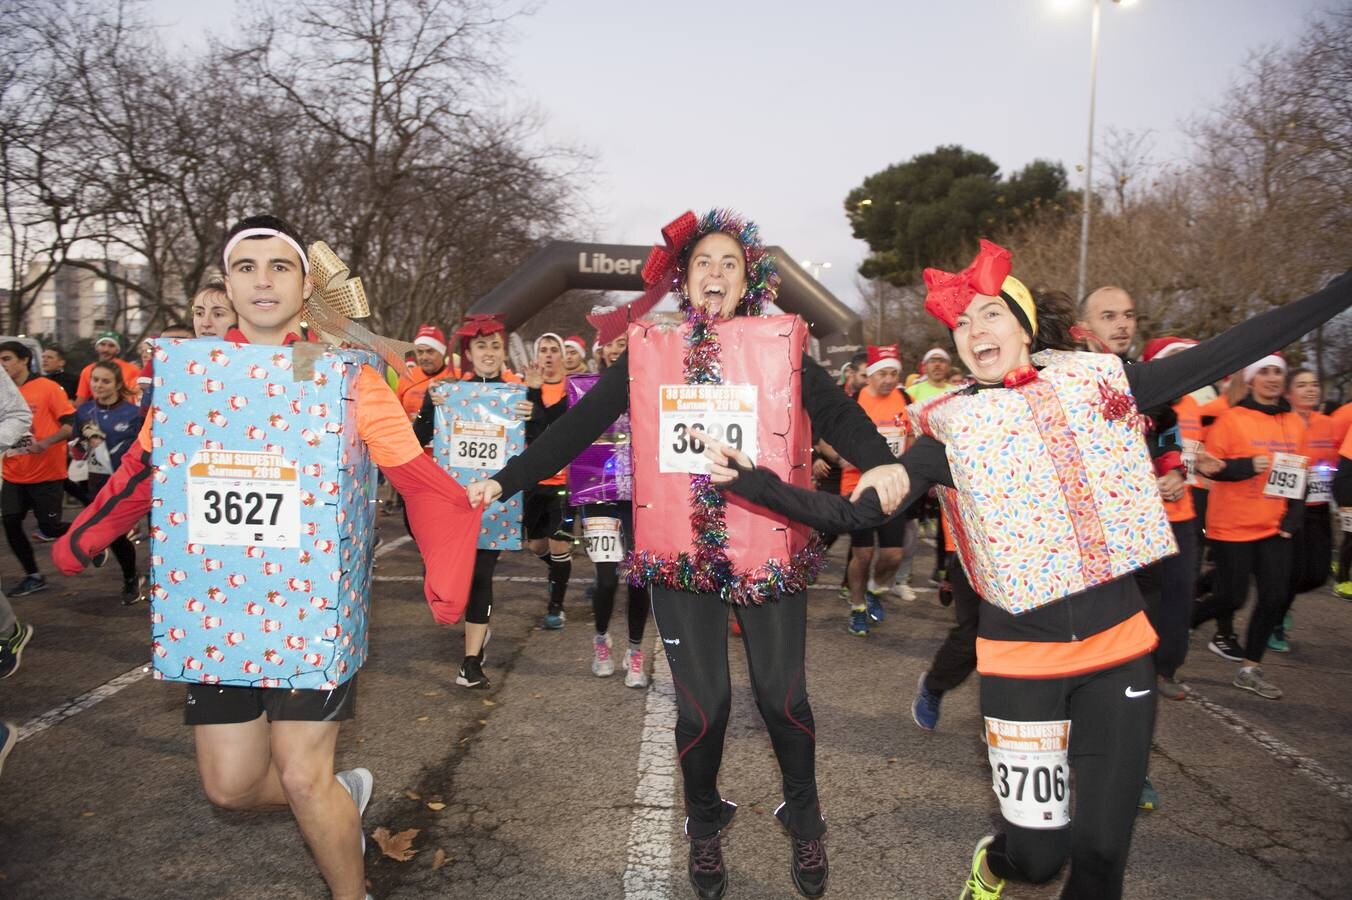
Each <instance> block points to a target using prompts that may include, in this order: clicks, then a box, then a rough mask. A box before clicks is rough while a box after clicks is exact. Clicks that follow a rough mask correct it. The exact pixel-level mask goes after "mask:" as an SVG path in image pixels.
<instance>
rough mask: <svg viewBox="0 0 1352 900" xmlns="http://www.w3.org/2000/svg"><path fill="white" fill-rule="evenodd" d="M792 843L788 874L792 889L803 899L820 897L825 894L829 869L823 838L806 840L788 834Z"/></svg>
mask: <svg viewBox="0 0 1352 900" xmlns="http://www.w3.org/2000/svg"><path fill="white" fill-rule="evenodd" d="M789 838H790V840H791V841H792V843H793V858H792V861H791V863H790V865H789V873H790V874H791V875H793V884H794V887H796V888H798V893H800V894H802V895H803V896H804V897H820V896H821V895H822V894H825V893H826V876H827V875H829V874H830V872H831V867H830V866H829V865H827V862H826V840H825V838H813V839H812V840H807V839H805V838H800V837H798V835H796V834H793V833H792V832H790V833H789Z"/></svg>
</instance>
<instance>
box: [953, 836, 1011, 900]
mask: <svg viewBox="0 0 1352 900" xmlns="http://www.w3.org/2000/svg"><path fill="white" fill-rule="evenodd" d="M993 840H995V835H993V834H988V835H986V836H985V837H983V838H982V839H981V840H979V841H977V842H976V850H974V851H973V852H972V874H971V876H970V877H968V879H967V883H966V884H965V885H963V887H962V893H961V894H959V895H958V900H1000V892H1001V891H1003V890H1004V889H1005V882H1004V879H997V880H996V882H995V884H994V885H991V884H988V883H987V882H986V879H984V878H982V877H981V866H982V864H983V863H984V862H985V861H986V848H987V847H989V846H990V845H991V841H993Z"/></svg>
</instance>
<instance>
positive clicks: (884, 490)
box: [850, 463, 911, 515]
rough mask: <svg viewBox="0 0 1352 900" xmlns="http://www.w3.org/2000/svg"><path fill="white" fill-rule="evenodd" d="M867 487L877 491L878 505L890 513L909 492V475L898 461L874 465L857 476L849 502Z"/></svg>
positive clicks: (895, 509)
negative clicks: (855, 485)
mask: <svg viewBox="0 0 1352 900" xmlns="http://www.w3.org/2000/svg"><path fill="white" fill-rule="evenodd" d="M869 488H873V490H875V491H877V492H878V505H879V506H881V507H882V508H883V512H885V513H887V514H888V515H891V514H892V513H894V512H896V511H897V507H898V506H901V501H902V500H905V499H906V494H907V493H909V492H910V490H911V477H910V476H909V475H907V474H906V467H905V466H903V465H901V464H900V463H894V464H892V465H890V466H875V467H874V468H872V469H869V470H868V471H867V472H865V473H864V474H863V475H861V476H859V484H858V486H857V487H855V489H854V493H852V494H850V502H852V503H853V502H854V501H856V500H858V499H859V497H860V495H861V494H863V493H864V491H866V490H868V489H869Z"/></svg>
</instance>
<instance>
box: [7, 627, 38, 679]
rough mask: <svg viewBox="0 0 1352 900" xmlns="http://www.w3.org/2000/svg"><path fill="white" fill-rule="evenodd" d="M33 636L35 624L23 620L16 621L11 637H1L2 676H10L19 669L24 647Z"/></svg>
mask: <svg viewBox="0 0 1352 900" xmlns="http://www.w3.org/2000/svg"><path fill="white" fill-rule="evenodd" d="M32 638H33V626H32V625H25V624H24V623H23V622H15V623H14V633H13V634H11V635H10V636H9V637H0V678H8V677H9V676H11V675H13V674H14V673H15V672H17V671H19V661H20V660H21V659H22V658H23V648H24V647H26V646H27V645H28V642H29V641H30V640H32Z"/></svg>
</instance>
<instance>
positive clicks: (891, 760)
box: [887, 756, 897, 766]
mask: <svg viewBox="0 0 1352 900" xmlns="http://www.w3.org/2000/svg"><path fill="white" fill-rule="evenodd" d="M887 764H888V765H889V766H894V765H896V764H897V758H896V757H895V756H889V757H888V758H887Z"/></svg>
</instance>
